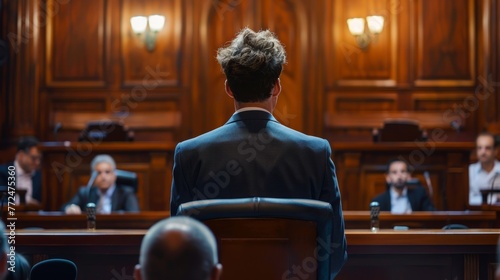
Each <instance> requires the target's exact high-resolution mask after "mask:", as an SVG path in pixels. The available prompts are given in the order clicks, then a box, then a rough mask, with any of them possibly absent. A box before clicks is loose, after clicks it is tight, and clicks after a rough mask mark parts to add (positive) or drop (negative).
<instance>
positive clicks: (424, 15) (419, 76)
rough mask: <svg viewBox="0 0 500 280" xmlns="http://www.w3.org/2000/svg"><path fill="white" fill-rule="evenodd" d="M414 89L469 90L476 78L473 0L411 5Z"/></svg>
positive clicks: (422, 2)
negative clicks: (416, 87) (437, 87)
mask: <svg viewBox="0 0 500 280" xmlns="http://www.w3.org/2000/svg"><path fill="white" fill-rule="evenodd" d="M413 12H414V13H416V15H415V16H414V20H415V22H414V25H413V27H412V28H413V29H415V30H416V32H415V33H414V34H415V36H416V38H415V39H414V41H415V42H416V48H415V53H414V56H415V59H414V63H415V64H414V67H415V78H414V79H415V80H414V83H415V85H416V86H440V87H449V86H458V87H464V86H465V87H470V86H473V85H474V84H475V78H476V73H477V71H476V67H477V63H476V62H477V61H476V39H477V38H476V34H475V21H476V17H475V14H476V11H475V6H474V0H459V1H455V0H444V1H429V0H418V1H414V7H413Z"/></svg>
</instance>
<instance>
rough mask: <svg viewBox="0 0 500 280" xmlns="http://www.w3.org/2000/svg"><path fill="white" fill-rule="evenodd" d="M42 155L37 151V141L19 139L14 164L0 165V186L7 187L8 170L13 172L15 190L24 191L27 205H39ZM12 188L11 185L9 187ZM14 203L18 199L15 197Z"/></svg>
mask: <svg viewBox="0 0 500 280" xmlns="http://www.w3.org/2000/svg"><path fill="white" fill-rule="evenodd" d="M41 159H42V154H41V153H40V150H39V149H38V140H37V139H36V138H35V137H32V136H27V137H22V138H21V139H19V142H18V144H17V152H16V158H15V160H14V162H9V163H7V164H4V165H0V186H8V185H9V181H12V179H9V177H11V178H12V176H11V175H10V174H9V171H10V170H13V171H14V172H15V187H16V189H17V190H25V191H26V194H25V199H26V203H27V204H39V203H40V201H41V200H42V173H41V172H40V162H41ZM10 186H12V185H10ZM16 203H19V198H17V197H16Z"/></svg>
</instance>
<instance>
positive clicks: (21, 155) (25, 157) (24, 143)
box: [16, 136, 42, 173]
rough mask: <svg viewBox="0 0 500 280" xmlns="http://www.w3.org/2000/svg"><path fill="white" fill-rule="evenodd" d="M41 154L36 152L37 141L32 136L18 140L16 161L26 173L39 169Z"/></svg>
mask: <svg viewBox="0 0 500 280" xmlns="http://www.w3.org/2000/svg"><path fill="white" fill-rule="evenodd" d="M41 160H42V154H41V153H40V151H39V150H38V140H37V139H36V138H35V137H32V136H26V137H22V138H21V139H19V142H18V143H17V153H16V161H17V163H18V164H19V166H20V167H21V168H22V169H23V171H24V172H26V173H32V172H34V171H35V170H37V169H38V168H40V164H41Z"/></svg>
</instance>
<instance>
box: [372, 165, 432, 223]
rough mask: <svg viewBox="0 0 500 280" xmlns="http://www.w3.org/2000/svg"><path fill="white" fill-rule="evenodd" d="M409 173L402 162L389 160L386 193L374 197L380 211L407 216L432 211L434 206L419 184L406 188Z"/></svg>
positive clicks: (406, 166)
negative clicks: (417, 212) (416, 212)
mask: <svg viewBox="0 0 500 280" xmlns="http://www.w3.org/2000/svg"><path fill="white" fill-rule="evenodd" d="M409 179H410V173H409V172H408V165H407V164H406V162H404V161H402V160H398V159H396V160H391V161H390V162H389V164H388V165H387V174H386V181H387V186H388V188H387V191H385V192H384V193H382V194H380V195H378V196H377V197H375V198H374V199H373V200H372V201H377V202H378V203H379V205H380V211H391V213H393V214H408V213H411V212H413V211H434V210H435V209H434V205H433V204H432V201H431V200H430V198H429V196H428V195H427V192H426V190H425V189H424V187H423V186H422V185H420V184H418V185H417V186H412V187H408V180H409Z"/></svg>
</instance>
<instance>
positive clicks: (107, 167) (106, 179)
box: [90, 155, 116, 192]
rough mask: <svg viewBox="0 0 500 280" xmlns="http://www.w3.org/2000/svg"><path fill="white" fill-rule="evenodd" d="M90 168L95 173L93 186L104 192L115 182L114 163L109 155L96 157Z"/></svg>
mask: <svg viewBox="0 0 500 280" xmlns="http://www.w3.org/2000/svg"><path fill="white" fill-rule="evenodd" d="M90 168H91V169H92V171H93V172H96V173H97V177H96V178H95V181H94V186H96V187H97V188H99V190H100V191H102V192H105V191H106V190H108V189H109V188H110V187H111V186H113V185H114V184H115V182H116V174H115V171H116V163H115V161H114V159H113V158H112V157H111V156H110V155H97V156H96V157H94V159H93V160H92V162H91V163H90Z"/></svg>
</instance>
